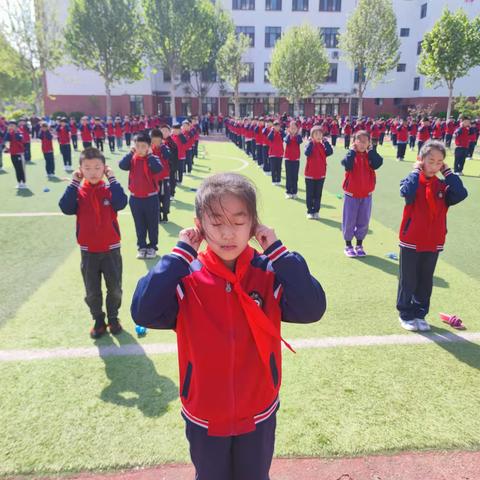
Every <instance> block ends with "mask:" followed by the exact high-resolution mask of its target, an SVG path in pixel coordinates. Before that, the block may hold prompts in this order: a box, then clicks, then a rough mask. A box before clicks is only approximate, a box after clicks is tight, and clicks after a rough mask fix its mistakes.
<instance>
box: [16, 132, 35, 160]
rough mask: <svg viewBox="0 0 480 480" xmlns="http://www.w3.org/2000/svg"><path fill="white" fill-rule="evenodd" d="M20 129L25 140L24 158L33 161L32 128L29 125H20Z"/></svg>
mask: <svg viewBox="0 0 480 480" xmlns="http://www.w3.org/2000/svg"><path fill="white" fill-rule="evenodd" d="M18 131H19V132H20V133H21V134H22V141H23V149H24V153H23V158H24V159H25V162H27V163H30V162H31V161H32V151H31V143H30V141H31V139H30V128H28V126H27V125H19V126H18Z"/></svg>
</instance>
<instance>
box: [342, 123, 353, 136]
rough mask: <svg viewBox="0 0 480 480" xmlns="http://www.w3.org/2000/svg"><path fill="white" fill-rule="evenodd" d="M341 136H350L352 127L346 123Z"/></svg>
mask: <svg viewBox="0 0 480 480" xmlns="http://www.w3.org/2000/svg"><path fill="white" fill-rule="evenodd" d="M343 134H344V135H345V136H346V137H349V136H350V135H351V134H352V126H351V125H350V123H346V124H345V126H344V127H343Z"/></svg>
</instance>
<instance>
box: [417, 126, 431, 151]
mask: <svg viewBox="0 0 480 480" xmlns="http://www.w3.org/2000/svg"><path fill="white" fill-rule="evenodd" d="M428 140H430V129H429V128H428V127H427V126H426V125H421V126H420V127H419V128H418V133H417V145H418V152H419V153H420V150H421V148H422V147H423V144H424V143H425V142H428Z"/></svg>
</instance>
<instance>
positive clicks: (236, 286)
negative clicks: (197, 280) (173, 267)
mask: <svg viewBox="0 0 480 480" xmlns="http://www.w3.org/2000/svg"><path fill="white" fill-rule="evenodd" d="M254 254H255V250H254V249H253V248H252V247H250V246H249V245H247V246H246V247H245V250H244V251H243V252H242V253H241V254H240V256H239V257H238V258H237V261H236V265H235V272H232V271H231V270H230V269H229V268H227V267H226V266H225V264H224V263H223V262H222V260H221V259H220V257H218V255H217V254H216V253H214V252H213V250H212V249H211V248H210V247H207V250H206V251H204V252H201V253H200V254H199V255H198V258H199V259H200V262H201V263H202V265H204V266H205V268H206V269H207V270H208V271H209V272H210V273H213V274H214V275H216V276H217V277H220V278H223V279H224V280H226V281H227V282H230V283H231V284H232V287H233V291H234V292H235V293H236V295H237V298H238V300H239V302H240V305H241V307H242V310H243V313H244V314H245V317H246V318H247V321H248V326H249V327H250V331H251V332H252V335H253V339H254V340H255V344H256V346H257V350H258V353H259V355H260V358H261V359H262V361H263V362H264V364H265V365H266V366H267V367H269V365H270V354H271V351H270V341H269V340H270V337H274V338H275V339H277V340H280V341H282V342H283V343H284V344H285V346H286V347H287V348H288V349H290V350H291V351H292V352H294V353H295V350H293V348H292V347H291V346H290V345H289V344H288V343H287V342H286V341H285V340H284V339H283V338H282V336H281V335H280V332H278V331H277V330H276V329H275V328H274V327H273V325H272V322H271V320H270V319H269V318H268V317H267V316H266V315H265V313H264V311H263V310H262V309H261V308H260V307H259V305H258V304H257V303H256V302H255V301H254V300H253V299H252V298H251V297H250V295H248V293H247V292H245V290H243V288H242V286H241V284H240V283H241V281H242V279H243V277H244V276H245V274H246V273H247V271H248V269H249V267H250V262H251V261H252V259H253V256H254Z"/></svg>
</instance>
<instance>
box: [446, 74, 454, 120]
mask: <svg viewBox="0 0 480 480" xmlns="http://www.w3.org/2000/svg"><path fill="white" fill-rule="evenodd" d="M452 99H453V83H451V84H450V85H449V86H448V107H447V120H448V119H449V118H450V115H451V113H452Z"/></svg>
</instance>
